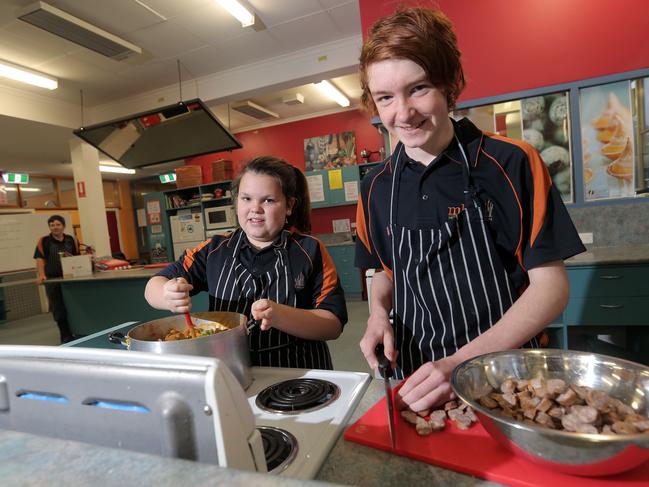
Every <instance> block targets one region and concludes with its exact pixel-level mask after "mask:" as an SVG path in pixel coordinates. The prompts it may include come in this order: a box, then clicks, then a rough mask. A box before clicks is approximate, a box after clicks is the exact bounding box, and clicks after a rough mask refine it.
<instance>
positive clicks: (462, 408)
mask: <svg viewBox="0 0 649 487" xmlns="http://www.w3.org/2000/svg"><path fill="white" fill-rule="evenodd" d="M468 407H469V405H468V404H467V403H465V402H464V401H460V405H459V406H458V407H457V408H458V409H459V410H460V411H466V408H468Z"/></svg>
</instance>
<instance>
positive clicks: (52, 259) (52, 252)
mask: <svg viewBox="0 0 649 487" xmlns="http://www.w3.org/2000/svg"><path fill="white" fill-rule="evenodd" d="M59 252H63V253H64V254H66V255H79V246H78V245H77V241H76V239H75V238H74V237H73V236H71V235H68V234H65V233H64V234H63V240H57V239H55V238H54V237H52V234H49V235H46V236H44V237H41V238H40V239H39V240H38V243H37V244H36V250H34V259H43V260H44V261H45V277H48V278H50V277H63V268H62V267H61V258H60V257H59Z"/></svg>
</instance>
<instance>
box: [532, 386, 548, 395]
mask: <svg viewBox="0 0 649 487" xmlns="http://www.w3.org/2000/svg"><path fill="white" fill-rule="evenodd" d="M534 395H536V397H541V398H543V397H548V396H549V395H550V394H549V393H548V389H547V388H546V387H545V386H543V387H538V388H536V389H534Z"/></svg>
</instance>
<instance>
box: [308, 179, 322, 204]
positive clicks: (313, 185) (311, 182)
mask: <svg viewBox="0 0 649 487" xmlns="http://www.w3.org/2000/svg"><path fill="white" fill-rule="evenodd" d="M306 182H307V185H308V186H309V198H311V203H317V202H319V201H324V200H325V194H324V183H323V179H322V174H316V175H314V176H307V177H306Z"/></svg>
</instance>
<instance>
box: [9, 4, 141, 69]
mask: <svg viewBox="0 0 649 487" xmlns="http://www.w3.org/2000/svg"><path fill="white" fill-rule="evenodd" d="M18 18H19V19H20V20H23V21H25V22H27V23H30V24H32V25H34V26H36V27H39V28H41V29H43V30H45V31H47V32H50V33H52V34H54V35H56V36H59V37H63V38H64V39H67V40H68V41H70V42H74V43H75V44H78V45H80V46H82V47H85V48H87V49H90V50H92V51H95V52H98V53H99V54H103V55H104V56H107V57H109V58H111V59H115V60H117V61H121V60H123V59H126V58H128V57H130V56H132V55H134V54H142V49H141V48H140V47H138V46H136V45H134V44H131V43H130V42H128V41H126V40H124V39H122V38H120V37H117V36H116V35H114V34H111V33H110V32H106V31H105V30H103V29H100V28H99V27H97V26H95V25H92V24H90V23H88V22H86V21H85V20H82V19H80V18H78V17H75V16H73V15H70V14H69V13H67V12H64V11H63V10H59V9H58V8H56V7H53V6H51V5H49V4H47V3H45V2H35V3H33V4H31V5H29V6H28V7H25V8H24V9H23V10H22V11H21V12H20V13H19V14H18Z"/></svg>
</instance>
